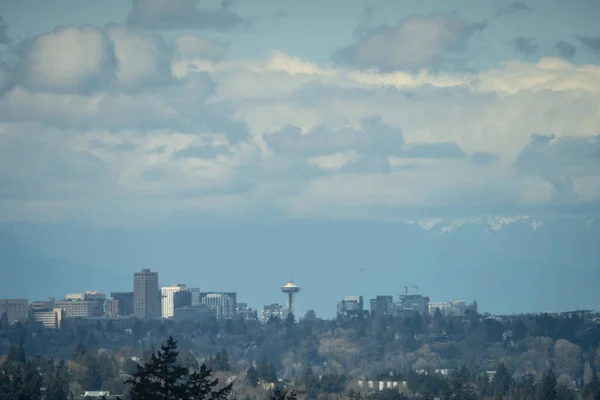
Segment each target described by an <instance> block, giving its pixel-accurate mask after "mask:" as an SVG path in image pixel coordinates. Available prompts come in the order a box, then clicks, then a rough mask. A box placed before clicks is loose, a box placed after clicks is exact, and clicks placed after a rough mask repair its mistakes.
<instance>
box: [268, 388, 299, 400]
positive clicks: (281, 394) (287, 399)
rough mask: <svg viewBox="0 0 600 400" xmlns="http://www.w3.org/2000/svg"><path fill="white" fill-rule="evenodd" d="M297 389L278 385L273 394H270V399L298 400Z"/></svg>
mask: <svg viewBox="0 0 600 400" xmlns="http://www.w3.org/2000/svg"><path fill="white" fill-rule="evenodd" d="M296 398H297V396H296V391H295V390H291V391H288V390H287V389H283V388H282V387H280V386H276V387H275V388H274V389H273V391H271V394H269V400H296Z"/></svg>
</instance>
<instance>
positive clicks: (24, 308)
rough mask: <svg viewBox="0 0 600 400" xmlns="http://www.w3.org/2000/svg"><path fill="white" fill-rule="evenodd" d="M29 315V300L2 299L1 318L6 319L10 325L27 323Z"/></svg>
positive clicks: (0, 306) (0, 300) (0, 301)
mask: <svg viewBox="0 0 600 400" xmlns="http://www.w3.org/2000/svg"><path fill="white" fill-rule="evenodd" d="M28 314H29V300H28V299H0V318H6V320H7V321H8V323H9V324H10V325H12V324H15V323H17V322H25V320H27V316H28ZM5 315H6V316H5Z"/></svg>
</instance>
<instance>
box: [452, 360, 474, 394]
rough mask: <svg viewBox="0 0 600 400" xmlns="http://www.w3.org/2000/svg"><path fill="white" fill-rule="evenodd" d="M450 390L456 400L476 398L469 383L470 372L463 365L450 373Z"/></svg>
mask: <svg viewBox="0 0 600 400" xmlns="http://www.w3.org/2000/svg"><path fill="white" fill-rule="evenodd" d="M450 390H451V392H452V395H453V398H454V399H456V400H475V399H476V398H477V396H476V395H475V390H474V388H473V385H472V384H471V374H470V373H469V370H468V369H467V368H466V367H464V366H463V367H461V368H460V369H459V370H458V371H455V372H454V373H453V374H452V377H451V379H450Z"/></svg>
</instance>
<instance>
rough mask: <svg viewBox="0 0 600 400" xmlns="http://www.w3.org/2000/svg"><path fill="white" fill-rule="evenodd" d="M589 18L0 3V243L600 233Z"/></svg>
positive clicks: (586, 9)
mask: <svg viewBox="0 0 600 400" xmlns="http://www.w3.org/2000/svg"><path fill="white" fill-rule="evenodd" d="M598 15H600V3H599V2H598V1H595V0H590V1H573V2H565V1H548V0H536V1H524V2H510V1H494V2H492V1H371V2H369V1H358V0H344V1H333V0H331V1H327V2H322V1H320V2H317V1H304V2H281V1H262V0H252V1H242V0H234V1H208V0H206V1H198V2H197V1H192V0H176V1H174V0H169V1H166V0H146V1H134V2H129V1H103V2H79V1H53V2H23V1H21V2H13V1H0V18H1V20H0V222H11V223H12V222H35V223H55V222H60V223H64V222H67V223H76V224H83V225H92V226H110V227H116V228H131V227H150V228H156V227H157V226H160V224H162V223H167V222H168V223H173V222H174V221H181V220H185V221H190V220H193V221H197V222H200V223H201V222H202V221H205V220H211V221H214V220H219V219H226V220H228V221H229V222H233V223H234V224H235V221H242V220H244V221H248V220H255V221H258V222H260V221H263V220H273V219H281V220H295V221H298V220H311V221H314V220H317V221H346V220H353V221H356V220H361V221H386V222H398V221H407V220H410V221H413V220H415V219H435V218H478V217H490V216H498V215H502V216H507V217H511V216H513V217H514V216H523V215H527V216H530V215H531V216H535V217H536V218H538V217H543V216H544V215H546V214H548V213H549V211H548V210H552V211H551V213H552V214H553V215H556V214H561V215H562V214H577V215H592V216H595V215H597V214H598V211H599V210H600V208H599V204H600V136H599V134H600V28H599V27H598V24H597V16H598ZM323 240H326V238H324V239H323ZM135 269H137V268H135ZM283 275H285V276H287V273H284V274H283Z"/></svg>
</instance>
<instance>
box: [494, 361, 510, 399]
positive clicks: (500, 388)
mask: <svg viewBox="0 0 600 400" xmlns="http://www.w3.org/2000/svg"><path fill="white" fill-rule="evenodd" d="M511 386H512V378H511V377H510V374H509V373H508V370H507V369H506V366H505V365H504V364H503V363H500V364H498V367H497V368H496V373H495V374H494V379H492V393H493V394H494V395H498V396H500V397H503V396H506V395H507V394H508V392H509V390H510V387H511Z"/></svg>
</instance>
